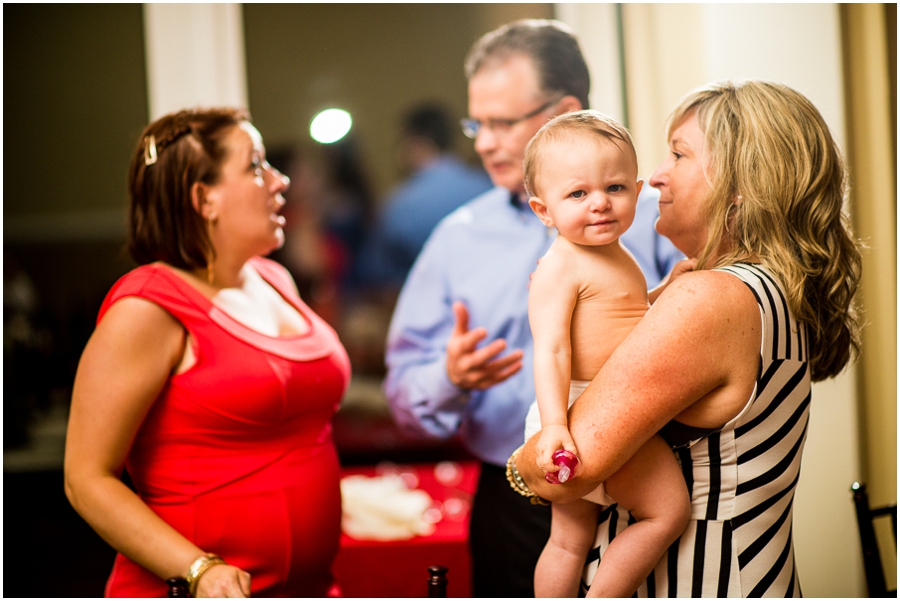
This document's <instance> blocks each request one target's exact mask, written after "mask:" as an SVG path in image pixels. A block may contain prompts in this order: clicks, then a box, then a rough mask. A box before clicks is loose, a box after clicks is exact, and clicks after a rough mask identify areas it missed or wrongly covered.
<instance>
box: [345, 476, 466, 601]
mask: <svg viewBox="0 0 900 601" xmlns="http://www.w3.org/2000/svg"><path fill="white" fill-rule="evenodd" d="M447 463H450V462H444V464H414V465H402V466H398V465H379V466H367V467H356V468H346V469H344V470H343V476H350V475H365V476H369V477H373V476H376V475H380V474H382V473H384V472H385V471H387V470H395V471H397V472H399V473H401V475H403V476H404V479H407V478H409V479H410V481H411V482H410V483H412V484H417V486H413V488H419V489H421V490H424V491H425V492H427V493H428V494H429V495H430V496H431V498H432V499H434V500H435V501H437V502H439V503H441V505H442V508H443V511H442V513H443V517H442V519H441V520H440V521H439V522H437V524H435V531H434V533H432V534H430V535H428V536H416V537H413V538H411V539H409V540H401V541H386V542H385V541H371V540H356V539H354V538H351V537H350V536H348V535H347V534H342V535H341V549H340V552H339V553H338V557H337V566H336V568H337V576H338V582H339V584H340V587H341V591H342V593H343V595H344V596H345V597H425V596H426V594H427V582H428V567H429V566H432V565H443V566H445V567H447V568H448V571H447V581H448V585H447V596H448V597H471V596H472V592H471V591H472V586H471V573H470V572H471V558H470V556H469V509H470V507H471V499H472V495H473V494H474V492H475V487H476V485H477V483H478V473H479V464H478V462H477V461H462V462H458V463H452V464H451V465H450V466H448V465H446V464H447ZM453 466H456V467H457V470H456V472H455V477H454V471H453ZM436 468H437V469H436ZM448 501H449V502H448ZM436 505H437V503H436Z"/></svg>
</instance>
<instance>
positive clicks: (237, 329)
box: [98, 259, 350, 597]
mask: <svg viewBox="0 0 900 601" xmlns="http://www.w3.org/2000/svg"><path fill="white" fill-rule="evenodd" d="M252 264H253V266H254V267H255V268H256V270H257V271H258V272H259V273H260V275H262V277H263V278H264V279H265V280H266V281H268V282H269V283H270V284H271V285H272V286H273V287H274V288H275V289H276V290H278V292H280V293H281V295H282V296H283V297H284V298H285V299H287V300H288V302H290V303H291V304H292V305H293V306H294V307H296V309H297V310H298V311H299V312H300V313H301V315H303V316H304V317H305V318H306V319H307V321H308V322H309V324H310V331H309V332H308V333H307V334H304V335H301V336H287V337H279V338H273V337H269V336H265V335H263V334H260V333H258V332H256V331H254V330H251V329H249V328H247V327H246V326H243V325H242V324H240V323H239V322H237V321H235V320H233V319H231V318H230V317H228V315H227V314H225V313H223V312H221V311H219V310H217V309H215V307H213V305H212V303H211V302H210V301H209V300H208V299H207V298H206V297H204V296H203V295H202V294H200V293H199V292H198V291H197V290H196V289H194V288H193V287H191V286H190V285H189V284H187V282H185V281H184V280H182V279H181V278H180V277H179V276H178V275H176V274H175V273H174V272H173V271H171V270H170V269H168V268H167V267H165V266H161V265H145V266H143V267H139V268H137V269H135V270H134V271H132V272H130V273H129V274H127V275H125V276H124V277H123V278H122V279H121V280H119V282H117V283H116V285H115V286H114V287H113V289H112V290H111V291H110V292H109V294H108V295H107V297H106V300H105V301H104V302H103V306H102V307H101V309H100V315H99V318H98V321H99V320H100V319H102V318H103V315H104V314H105V312H106V311H107V310H108V309H109V307H110V306H111V305H112V304H113V303H114V302H116V301H117V300H119V299H121V298H123V297H126V296H139V297H142V298H145V299H149V300H151V301H153V302H155V303H157V304H159V305H160V306H162V307H163V308H165V309H166V310H167V311H169V312H170V313H171V314H172V315H173V316H174V317H175V318H176V319H178V320H179V321H180V322H181V323H182V324H183V325H184V327H185V329H186V330H187V331H188V332H189V333H190V336H191V339H192V340H193V344H194V347H193V349H194V353H195V355H196V358H197V362H196V364H195V365H194V366H193V367H191V368H190V369H189V370H188V371H186V372H185V373H182V374H178V375H174V376H172V377H171V378H170V379H169V381H168V383H167V384H166V386H165V387H164V388H163V390H162V392H161V393H160V395H159V398H157V400H156V402H155V403H154V405H153V407H152V408H151V410H150V412H149V413H148V414H147V417H146V418H145V420H144V423H143V424H142V426H141V428H140V430H139V432H138V434H137V437H136V438H135V440H134V443H133V445H132V448H131V451H130V453H129V455H128V458H127V460H126V468H127V470H128V473H129V475H130V476H131V479H132V481H133V482H134V485H135V488H136V489H137V491H138V494H139V495H140V496H141V498H142V499H143V500H144V502H145V503H147V505H148V506H149V507H150V508H151V509H153V511H155V512H156V513H157V514H158V515H159V516H160V517H162V518H163V519H164V520H165V521H166V522H168V523H169V524H171V525H172V526H173V527H174V528H175V529H176V530H178V531H179V532H180V533H181V534H183V535H184V536H185V537H187V538H188V539H190V540H192V541H193V542H194V543H195V544H197V546H199V547H200V548H201V549H203V550H204V551H207V552H211V553H217V554H218V555H221V556H222V558H224V559H225V561H227V562H228V563H230V564H233V565H235V566H238V567H240V568H241V569H243V570H246V571H247V572H249V573H250V575H251V579H252V593H253V595H254V596H256V595H260V596H290V597H309V596H311V597H324V596H326V594H328V593H329V591H330V590H332V586H333V584H334V578H333V570H332V564H333V562H334V558H335V556H336V555H337V551H338V544H339V542H338V541H339V537H340V517H341V498H340V484H339V477H340V466H339V464H338V459H337V452H336V450H335V447H334V443H333V441H332V436H331V418H332V416H333V414H334V412H335V411H336V410H337V406H338V403H339V402H340V399H341V397H342V396H343V394H344V391H345V389H346V387H347V384H348V382H349V378H350V362H349V360H348V358H347V354H346V352H345V351H344V348H343V347H342V346H341V343H340V341H339V340H338V338H337V334H336V333H335V332H334V330H332V329H331V327H330V326H328V325H327V324H326V323H325V322H324V321H323V320H321V319H320V318H319V317H317V316H316V315H315V314H314V313H313V312H312V311H311V310H310V309H309V308H308V307H307V306H306V305H305V304H303V302H302V301H301V300H300V299H299V297H298V296H297V295H296V293H295V292H294V291H293V289H292V286H291V284H290V280H289V276H287V275H286V272H285V271H284V270H283V268H282V267H281V266H280V265H278V264H277V263H274V262H272V261H268V260H266V259H255V260H254V261H253V262H252ZM166 592H167V589H166V585H165V583H164V582H163V581H162V580H160V579H159V578H158V577H156V576H155V575H153V574H152V573H151V572H149V571H147V570H145V569H144V568H142V567H140V566H139V565H137V564H135V563H134V562H132V561H131V560H129V559H127V558H126V557H124V556H122V555H121V554H120V555H118V556H117V557H116V561H115V564H114V566H113V571H112V574H111V575H110V578H109V581H108V582H107V587H106V594H107V596H111V597H112V596H115V597H148V596H165V595H166Z"/></svg>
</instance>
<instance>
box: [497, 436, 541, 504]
mask: <svg viewBox="0 0 900 601" xmlns="http://www.w3.org/2000/svg"><path fill="white" fill-rule="evenodd" d="M524 446H525V445H524V444H523V445H522V446H521V447H519V448H518V449H516V450H515V451H513V452H512V455H510V456H509V459H507V460H506V480H507V481H508V482H509V485H510V486H511V487H512V489H513V490H514V491H516V492H517V493H519V494H520V495H522V496H523V497H526V498H527V499H528V500H529V501H531V504H532V505H549V504H550V501H548V500H547V499H544V498H541V497H539V496H537V494H536V493H535V492H534V491H533V490H531V489H530V488H528V485H527V484H525V480H524V479H523V478H522V475H521V474H520V473H519V470H518V469H516V457H518V456H519V451H521V450H522V448H523V447H524Z"/></svg>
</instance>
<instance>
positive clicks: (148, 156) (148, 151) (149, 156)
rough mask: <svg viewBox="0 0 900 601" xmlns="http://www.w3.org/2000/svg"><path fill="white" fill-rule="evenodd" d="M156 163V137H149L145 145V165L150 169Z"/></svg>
mask: <svg viewBox="0 0 900 601" xmlns="http://www.w3.org/2000/svg"><path fill="white" fill-rule="evenodd" d="M155 162H156V136H153V135H149V136H147V142H146V143H145V144H144V164H145V165H147V166H148V167H149V166H150V165H152V164H153V163H155Z"/></svg>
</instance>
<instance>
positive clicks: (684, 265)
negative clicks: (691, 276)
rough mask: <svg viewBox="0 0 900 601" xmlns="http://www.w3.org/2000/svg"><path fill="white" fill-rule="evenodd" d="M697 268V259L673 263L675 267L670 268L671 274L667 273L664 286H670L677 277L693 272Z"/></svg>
mask: <svg viewBox="0 0 900 601" xmlns="http://www.w3.org/2000/svg"><path fill="white" fill-rule="evenodd" d="M695 267H697V259H682V260H680V261H678V262H677V263H675V266H674V267H672V271H671V273H669V277H668V278H667V279H666V285H668V284H671V283H672V282H674V281H675V278H677V277H678V276H680V275H682V274H685V273H687V272H689V271H693V270H694V268H695Z"/></svg>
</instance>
